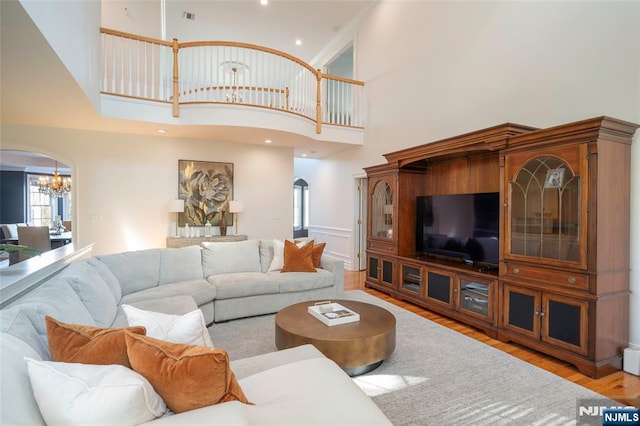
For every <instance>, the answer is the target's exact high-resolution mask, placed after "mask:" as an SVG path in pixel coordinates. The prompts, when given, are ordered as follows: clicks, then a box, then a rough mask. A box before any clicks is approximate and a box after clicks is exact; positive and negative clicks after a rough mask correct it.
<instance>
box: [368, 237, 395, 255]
mask: <svg viewBox="0 0 640 426" xmlns="http://www.w3.org/2000/svg"><path fill="white" fill-rule="evenodd" d="M367 249H368V250H375V251H380V252H383V253H393V254H395V252H396V246H395V245H394V244H393V243H388V242H386V241H376V240H368V241H367Z"/></svg>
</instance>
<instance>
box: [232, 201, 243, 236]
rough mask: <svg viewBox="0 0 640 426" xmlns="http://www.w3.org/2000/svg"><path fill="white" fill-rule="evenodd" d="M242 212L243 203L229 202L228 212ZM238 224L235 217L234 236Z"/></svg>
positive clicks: (236, 232) (237, 217) (237, 218)
mask: <svg viewBox="0 0 640 426" xmlns="http://www.w3.org/2000/svg"><path fill="white" fill-rule="evenodd" d="M242 211H244V203H243V202H242V201H235V200H231V201H229V212H231V213H240V212H242ZM239 222H240V219H239V216H236V226H235V234H236V235H238V223H239Z"/></svg>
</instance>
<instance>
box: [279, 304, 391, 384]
mask: <svg viewBox="0 0 640 426" xmlns="http://www.w3.org/2000/svg"><path fill="white" fill-rule="evenodd" d="M332 302H336V303H339V304H341V305H343V306H345V307H347V308H349V309H351V310H353V311H355V312H357V313H358V314H359V315H360V321H358V322H352V323H348V324H340V325H334V326H331V327H329V326H327V325H325V324H324V323H322V322H321V321H320V320H318V319H316V318H315V317H313V316H312V315H311V314H310V313H309V312H308V311H307V308H308V307H309V306H312V305H314V303H316V302H315V301H310V302H302V303H297V304H295V305H291V306H288V307H286V308H284V309H282V310H281V311H280V312H278V313H277V314H276V347H277V348H278V349H286V348H292V347H294V346H300V345H305V344H307V343H311V344H312V345H313V346H315V347H316V348H318V350H319V351H320V352H322V353H323V354H324V355H325V356H326V357H327V358H330V359H332V360H334V361H335V362H336V363H337V364H338V365H339V366H340V367H342V368H343V369H344V370H345V371H346V372H347V373H348V374H349V375H350V376H357V375H359V374H364V373H367V372H369V371H371V370H373V369H374V368H376V367H378V366H379V365H380V364H382V361H384V359H385V358H387V357H388V356H389V355H391V353H392V352H393V350H394V349H395V347H396V318H395V317H394V316H393V314H391V312H389V311H387V310H386V309H383V308H381V307H379V306H376V305H372V304H370V303H363V302H356V301H352V300H332Z"/></svg>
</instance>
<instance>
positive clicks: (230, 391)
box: [126, 333, 249, 413]
mask: <svg viewBox="0 0 640 426" xmlns="http://www.w3.org/2000/svg"><path fill="white" fill-rule="evenodd" d="M126 339H127V348H128V352H129V359H130V360H131V365H132V366H133V369H134V370H135V371H137V372H138V373H140V374H142V375H143V376H144V377H146V378H147V380H149V382H150V383H151V384H152V385H153V387H154V389H155V390H156V391H157V392H158V393H159V394H160V395H161V396H162V398H163V399H164V401H165V403H166V404H167V406H168V407H169V408H170V409H171V410H172V411H173V412H174V413H182V412H184V411H189V410H193V409H196V408H200V407H205V406H208V405H213V404H218V403H221V402H227V401H240V402H244V403H248V402H249V401H247V398H246V397H245V395H244V392H243V391H242V388H241V387H240V385H239V384H238V381H237V380H236V377H235V375H234V374H233V371H232V370H231V367H230V366H229V356H228V355H227V352H226V351H224V350H221V349H213V348H208V347H203V346H192V345H181V344H176V343H169V342H164V341H162V340H157V339H154V338H151V337H148V336H140V335H136V334H132V333H127V335H126Z"/></svg>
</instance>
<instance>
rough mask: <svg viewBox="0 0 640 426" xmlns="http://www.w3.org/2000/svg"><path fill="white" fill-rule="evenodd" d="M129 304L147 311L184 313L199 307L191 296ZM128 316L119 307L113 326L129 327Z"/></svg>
mask: <svg viewBox="0 0 640 426" xmlns="http://www.w3.org/2000/svg"><path fill="white" fill-rule="evenodd" d="M127 305H131V306H135V307H136V308H139V309H144V310H146V311H154V312H163V313H165V314H173V315H182V314H186V313H187V312H191V311H193V310H195V309H197V308H198V305H196V302H195V300H193V297H191V296H175V297H167V298H163V299H150V300H141V301H139V302H131V303H127ZM128 325H129V323H128V322H127V316H126V315H125V313H124V311H123V310H122V306H119V307H118V315H116V319H115V320H114V321H113V324H112V325H111V326H112V327H127V326H128Z"/></svg>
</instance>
